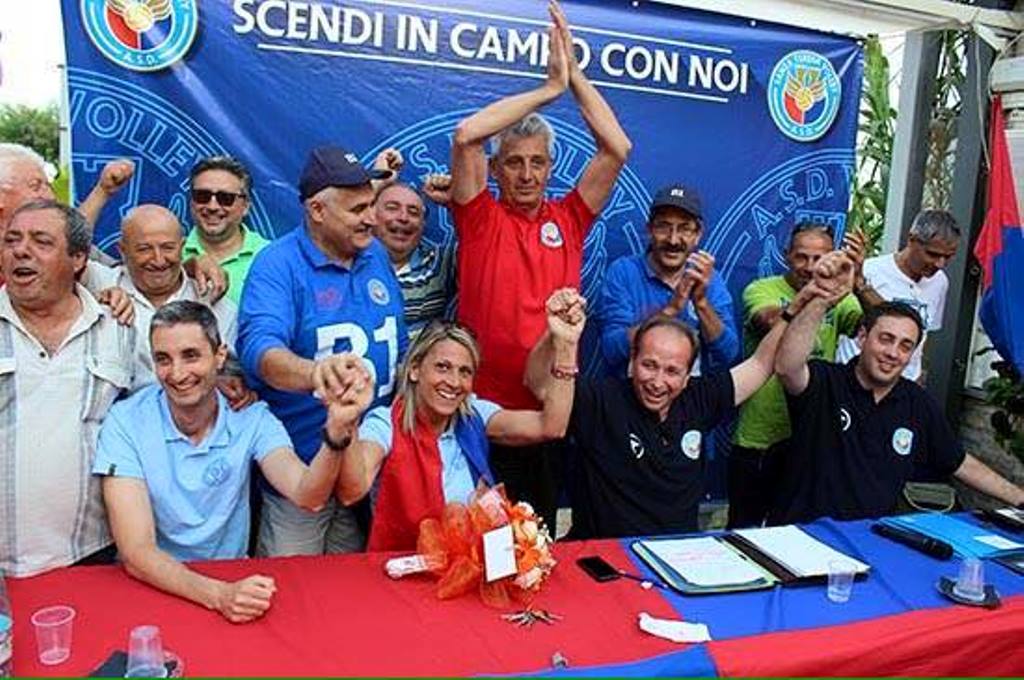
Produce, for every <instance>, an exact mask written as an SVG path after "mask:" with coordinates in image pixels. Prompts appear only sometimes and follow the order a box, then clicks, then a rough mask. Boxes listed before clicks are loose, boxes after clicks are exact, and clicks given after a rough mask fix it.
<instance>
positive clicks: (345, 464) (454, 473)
mask: <svg viewBox="0 0 1024 680" xmlns="http://www.w3.org/2000/svg"><path fill="white" fill-rule="evenodd" d="M584 305H585V300H584V299H583V298H582V297H581V296H580V295H579V294H578V293H577V292H576V291H575V290H573V289H571V288H564V289H561V290H558V291H556V292H555V293H554V294H553V295H552V296H551V297H550V298H548V301H547V306H546V310H547V325H548V328H547V331H546V332H545V334H544V336H543V337H542V338H541V339H540V341H539V342H538V343H537V346H536V347H534V350H533V352H532V353H531V355H530V362H533V363H537V362H547V363H548V366H545V367H536V366H535V367H531V369H530V370H531V373H532V374H538V373H541V372H542V373H544V374H545V375H546V376H547V378H546V380H547V385H545V386H544V388H543V389H542V390H538V391H539V392H541V393H543V396H544V398H543V409H542V410H540V411H529V410H512V409H503V408H502V407H501V406H499V405H498V404H496V403H494V402H491V401H487V400H485V399H478V398H477V397H476V396H475V395H474V394H473V380H474V378H475V376H476V373H477V371H478V369H479V367H480V348H479V346H478V345H477V342H476V339H475V338H474V337H473V335H472V333H471V332H470V331H469V330H468V329H467V328H465V327H464V326H461V325H459V324H457V323H452V322H437V321H435V322H434V323H432V324H431V325H429V326H427V328H425V329H424V330H423V332H422V333H421V334H420V335H419V337H418V338H417V340H416V341H415V342H414V343H413V345H412V347H411V348H410V349H409V353H408V355H407V357H406V362H405V364H404V366H403V367H402V372H401V376H400V379H399V390H398V394H397V395H396V397H395V401H394V403H393V404H392V405H391V406H389V407H388V406H381V407H377V408H375V409H372V410H371V411H370V412H369V413H367V414H366V417H365V418H364V419H363V422H362V424H361V425H360V426H359V431H358V437H357V438H356V439H355V441H352V442H351V443H349V445H348V446H347V448H346V450H345V452H344V455H343V456H342V464H341V471H340V473H339V475H338V484H337V487H336V489H335V492H336V495H337V497H338V499H339V500H340V501H341V502H342V503H344V504H346V505H351V504H352V503H355V502H357V501H359V500H360V499H362V498H363V497H364V496H365V495H366V494H367V493H368V492H369V491H370V489H371V488H373V489H374V513H373V522H372V524H371V526H370V540H369V545H368V550H411V549H414V548H415V547H416V536H417V532H418V527H419V522H420V520H422V519H424V518H427V517H439V516H440V515H441V511H442V510H443V508H444V505H445V503H449V502H464V501H465V500H466V499H467V498H468V496H469V495H470V493H471V492H472V491H473V489H474V488H475V487H476V484H477V483H478V481H480V480H483V481H485V482H486V483H488V484H493V483H494V478H493V475H492V473H491V469H490V463H489V457H488V442H489V441H493V442H495V443H499V444H503V445H506V446H525V445H528V444H535V443H538V442H542V441H547V440H550V439H558V438H560V437H562V436H563V435H564V434H565V430H566V427H567V425H568V421H569V414H570V411H571V410H572V401H573V385H574V379H575V375H576V349H577V344H578V343H579V338H580V334H581V333H582V331H583V324H584V321H585V315H584ZM365 387H366V388H367V389H372V386H365ZM375 482H376V485H375Z"/></svg>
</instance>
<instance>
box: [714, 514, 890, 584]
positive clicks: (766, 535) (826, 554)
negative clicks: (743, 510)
mask: <svg viewBox="0 0 1024 680" xmlns="http://www.w3.org/2000/svg"><path fill="white" fill-rule="evenodd" d="M734 533H736V534H737V535H739V536H742V537H743V538H745V539H746V540H748V541H749V542H751V543H752V544H754V545H755V546H757V548H758V549H759V550H760V551H761V552H763V553H764V554H766V555H768V556H769V557H771V558H772V559H774V560H775V561H776V562H778V563H779V564H782V565H783V566H785V567H786V568H787V569H789V570H790V571H791V572H793V573H794V574H795V575H796V576H825V575H827V574H828V563H829V562H831V561H832V560H846V561H847V562H851V563H852V564H853V565H854V566H855V567H856V570H857V572H862V571H867V570H868V569H869V568H870V567H868V565H866V564H864V563H863V562H861V561H859V560H855V559H853V558H852V557H850V556H849V555H846V554H844V553H841V552H839V551H838V550H836V549H834V548H832V547H830V546H828V545H826V544H824V543H822V542H821V541H819V540H818V539H816V538H814V537H813V536H811V535H810V534H808V533H807V532H805V531H804V530H803V529H801V528H799V527H795V526H784V527H765V528H763V529H737V530H736V531H735V532H734Z"/></svg>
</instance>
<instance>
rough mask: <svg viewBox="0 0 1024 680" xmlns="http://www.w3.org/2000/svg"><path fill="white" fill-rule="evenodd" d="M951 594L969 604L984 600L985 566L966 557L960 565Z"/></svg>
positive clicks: (974, 558)
mask: <svg viewBox="0 0 1024 680" xmlns="http://www.w3.org/2000/svg"><path fill="white" fill-rule="evenodd" d="M953 593H954V594H955V595H957V596H958V597H962V598H963V599H965V600H970V601H971V602H981V601H983V600H984V599H985V565H984V564H983V563H982V561H981V560H979V559H978V558H977V557H967V558H965V559H964V561H963V562H961V563H960V575H959V576H957V579H956V585H955V586H953Z"/></svg>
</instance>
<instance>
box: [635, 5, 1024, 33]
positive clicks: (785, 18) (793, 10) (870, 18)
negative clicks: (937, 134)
mask: <svg viewBox="0 0 1024 680" xmlns="http://www.w3.org/2000/svg"><path fill="white" fill-rule="evenodd" d="M655 2H659V3H661V4H666V5H676V6H678V7H691V8H695V9H702V10H709V11H713V12H721V13H722V14H732V15H736V16H742V17H747V18H749V19H756V20H761V21H774V22H777V23H781V24H788V25H790V26H800V27H803V28H811V29H815V30H819V31H820V30H828V31H831V32H835V33H842V34H846V35H856V36H866V35H868V34H871V33H874V34H877V35H888V34H892V33H905V32H907V31H915V30H919V29H926V28H938V27H940V26H943V25H947V26H951V25H967V24H973V25H975V26H979V25H980V26H984V27H987V28H989V29H991V30H993V31H995V32H996V33H1000V34H1005V33H1017V32H1019V31H1022V30H1024V14H1022V13H1020V12H1004V11H999V10H992V9H982V8H979V7H973V6H971V5H961V4H958V3H955V2H949V1H948V0H772V1H771V2H766V1H765V0H716V1H715V2H710V3H709V2H707V0H655Z"/></svg>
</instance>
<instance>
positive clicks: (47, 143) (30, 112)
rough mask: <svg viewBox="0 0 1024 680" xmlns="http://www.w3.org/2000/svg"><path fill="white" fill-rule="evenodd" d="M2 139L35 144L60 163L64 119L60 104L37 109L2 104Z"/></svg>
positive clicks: (30, 144)
mask: <svg viewBox="0 0 1024 680" xmlns="http://www.w3.org/2000/svg"><path fill="white" fill-rule="evenodd" d="M0 142H16V143H18V144H24V145H25V146H29V147H32V148H33V149H35V150H36V151H38V152H39V153H40V154H42V156H43V158H45V159H46V160H48V161H50V162H51V163H53V164H54V165H57V164H58V163H59V161H60V119H59V117H58V116H57V106H56V105H53V106H49V107H47V108H44V109H35V108H32V107H30V106H24V105H22V104H18V105H14V106H10V105H7V106H0Z"/></svg>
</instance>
